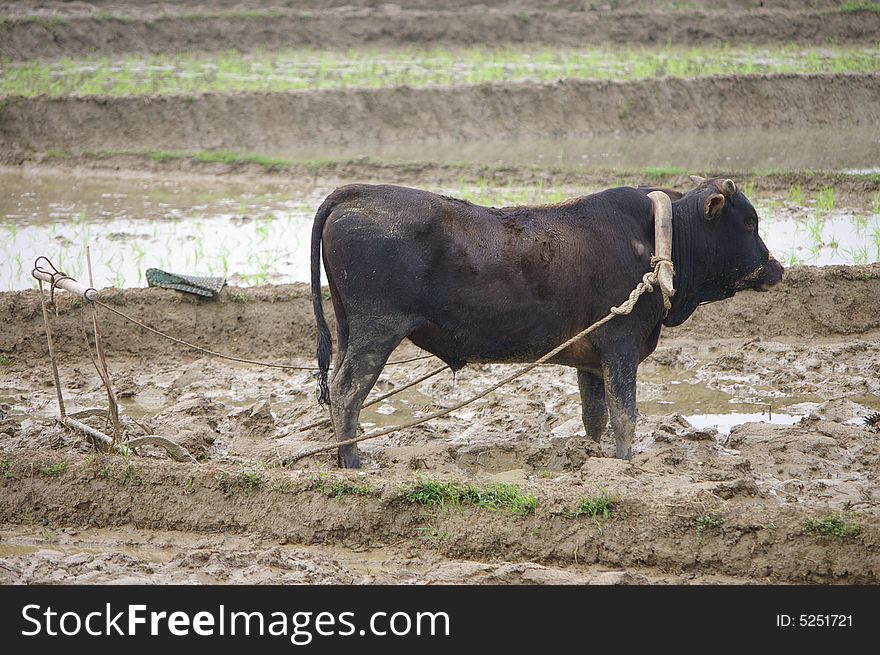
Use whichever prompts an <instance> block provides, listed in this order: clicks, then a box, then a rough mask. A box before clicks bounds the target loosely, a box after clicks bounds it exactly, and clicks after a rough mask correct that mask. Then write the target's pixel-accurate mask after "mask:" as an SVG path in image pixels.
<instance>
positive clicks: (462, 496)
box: [401, 478, 538, 516]
mask: <svg viewBox="0 0 880 655" xmlns="http://www.w3.org/2000/svg"><path fill="white" fill-rule="evenodd" d="M401 495H402V497H403V499H404V500H405V501H407V502H408V503H414V504H417V505H435V506H441V507H444V506H451V507H460V506H462V505H471V506H473V507H476V508H478V509H488V510H490V511H493V512H494V511H506V512H509V513H511V514H515V515H516V516H528V515H529V514H534V513H535V510H536V509H537V508H538V499H537V498H536V497H535V496H533V495H531V494H525V493H523V492H522V490H521V489H520V488H519V487H518V486H517V485H515V484H511V483H507V482H495V483H494V484H492V485H491V486H488V487H478V486H476V485H473V484H470V483H468V484H462V483H460V482H455V481H450V480H432V479H428V478H419V479H418V480H417V481H416V482H415V484H413V485H412V486H410V487H408V488H406V489H404V490H403V493H402V494H401Z"/></svg>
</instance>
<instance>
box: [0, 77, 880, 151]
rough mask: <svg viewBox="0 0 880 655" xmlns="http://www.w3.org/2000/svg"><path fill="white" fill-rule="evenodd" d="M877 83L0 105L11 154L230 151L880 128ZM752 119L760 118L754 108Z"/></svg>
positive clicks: (351, 92) (523, 86) (742, 80)
mask: <svg viewBox="0 0 880 655" xmlns="http://www.w3.org/2000/svg"><path fill="white" fill-rule="evenodd" d="M878 96H880V75H878V74H843V75H833V74H829V75H761V76H746V77H741V76H731V77H712V78H705V79H658V80H643V81H634V82H605V81H602V82H597V81H576V80H567V81H560V82H559V83H556V84H536V83H520V84H488V85H479V86H460V87H451V88H422V89H409V88H391V89H346V90H320V91H298V92H289V93H243V94H231V95H228V94H205V95H199V96H176V95H175V96H158V97H119V98H116V97H84V98H77V97H65V98H47V97H37V98H17V97H13V98H8V99H6V100H5V101H4V103H5V104H4V106H3V108H2V114H0V147H2V148H5V149H9V150H12V151H22V150H24V151H34V150H36V151H45V150H47V149H52V148H61V149H64V150H69V151H71V152H75V153H76V152H83V151H94V150H102V149H106V150H117V151H118V150H157V149H166V150H207V149H231V150H250V151H259V152H266V153H277V152H283V151H285V150H287V151H293V150H295V149H296V148H297V147H301V146H305V145H309V146H318V145H320V146H323V147H326V146H332V145H343V144H349V143H352V142H357V143H359V144H365V145H369V144H371V143H395V142H421V143H432V142H433V143H439V142H449V141H455V140H479V139H488V138H493V137H494V138H497V137H498V135H499V134H503V135H505V136H506V137H508V138H540V137H572V136H585V135H590V134H603V133H609V132H613V131H614V130H627V131H632V132H639V131H649V130H658V129H670V130H672V129H694V130H711V129H713V128H736V127H751V128H754V127H762V128H774V127H788V126H803V127H809V126H816V127H818V126H822V125H828V124H840V125H860V124H873V123H876V122H880V104H878V103H877V102H876V98H877V97H878ZM757 107H760V111H757V110H756V108H757Z"/></svg>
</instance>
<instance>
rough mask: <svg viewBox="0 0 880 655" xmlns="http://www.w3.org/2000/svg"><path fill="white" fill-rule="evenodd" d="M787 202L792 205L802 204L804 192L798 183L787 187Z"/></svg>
mask: <svg viewBox="0 0 880 655" xmlns="http://www.w3.org/2000/svg"><path fill="white" fill-rule="evenodd" d="M788 202H790V203H791V204H792V205H798V206H802V205H803V204H804V192H803V190H802V189H801V185H800V184H795V185H794V186H792V187H789V189H788Z"/></svg>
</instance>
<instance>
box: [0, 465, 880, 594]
mask: <svg viewBox="0 0 880 655" xmlns="http://www.w3.org/2000/svg"><path fill="white" fill-rule="evenodd" d="M35 457H37V458H38V457H39V456H37V455H36V453H29V452H21V453H16V454H14V455H12V456H11V457H7V458H6V459H5V462H6V468H5V475H4V477H3V479H2V480H0V487H2V489H3V493H2V494H0V520H2V521H4V522H10V523H21V522H23V521H41V522H43V523H44V524H46V525H52V526H56V527H61V526H90V527H93V528H106V527H113V526H120V525H126V524H133V525H135V526H137V527H139V528H147V529H153V530H175V531H191V530H195V531H202V532H215V531H219V532H223V533H232V534H241V533H251V534H259V535H261V536H263V537H268V538H273V539H279V540H281V541H282V543H284V542H290V543H300V544H306V545H308V544H338V545H342V546H345V547H347V548H358V547H360V548H364V547H366V548H377V547H382V546H386V545H389V544H398V545H399V544H400V543H401V541H405V542H408V543H409V544H410V545H412V546H416V547H419V548H421V549H424V548H426V547H427V548H429V549H430V548H435V549H437V550H438V551H439V553H440V554H442V555H443V556H445V557H456V558H469V559H474V560H483V561H492V560H493V559H497V558H502V559H506V560H515V561H536V562H542V563H552V564H573V563H581V564H584V563H586V564H602V565H605V566H612V567H638V566H649V567H653V568H655V569H658V570H660V571H664V572H671V573H677V572H682V571H689V572H695V571H697V572H712V573H722V574H725V575H732V576H742V577H751V578H761V579H765V580H772V581H791V582H814V583H815V582H822V583H829V582H840V581H844V582H847V583H863V584H869V583H876V582H877V572H878V565H880V559H878V554H877V551H876V545H877V539H878V536H880V532H878V526H877V525H876V524H875V523H874V522H873V520H872V521H871V522H868V523H864V524H863V534H862V537H861V539H859V540H839V542H838V543H834V544H828V543H827V542H826V541H824V540H819V539H816V538H815V537H814V536H812V535H808V534H804V533H803V530H802V525H803V520H804V518H805V517H806V516H809V513H803V512H797V511H794V510H791V509H789V508H777V509H773V508H761V509H756V508H754V507H750V506H749V504H748V503H743V504H742V505H736V506H734V505H730V506H728V508H727V510H726V517H727V518H726V520H725V529H724V531H723V533H722V534H705V535H703V534H700V535H697V534H696V533H695V529H694V521H695V520H697V519H698V518H699V517H700V516H701V515H702V512H704V511H705V510H704V504H703V503H702V502H700V501H699V500H698V499H696V498H692V499H690V500H687V499H683V498H679V499H678V500H677V501H675V502H667V503H665V504H664V503H663V502H660V501H662V498H654V499H652V500H650V501H642V500H639V499H638V498H635V497H634V498H626V499H625V500H623V501H622V503H621V509H620V511H619V514H618V516H617V517H616V518H615V519H613V520H609V521H607V522H605V523H604V524H603V525H601V526H599V527H601V529H597V525H596V524H594V523H593V522H591V521H590V520H589V519H584V520H573V519H571V518H565V517H564V516H563V515H562V514H561V507H560V503H559V501H563V499H561V498H560V499H556V501H557V502H554V499H553V498H552V496H553V494H554V491H553V490H552V489H551V487H552V485H549V484H548V485H539V486H538V488H537V489H536V491H537V493H538V495H539V497H540V500H541V501H543V503H544V504H545V506H546V507H548V508H551V510H550V511H544V512H538V513H537V514H536V515H534V516H530V517H525V518H518V517H515V516H510V515H507V514H504V513H503V512H482V513H479V515H477V514H478V510H468V509H466V508H465V509H461V510H452V511H436V512H431V511H430V510H428V511H426V509H425V508H422V507H419V506H413V505H409V504H407V503H406V502H405V501H403V500H402V499H401V498H400V486H401V484H405V482H403V481H401V480H394V479H381V478H380V477H379V476H378V475H367V476H361V478H360V480H361V482H366V483H367V484H368V485H371V488H372V489H373V490H374V491H373V492H372V493H371V495H370V496H369V497H366V498H333V497H329V496H327V495H326V494H324V493H321V492H319V491H315V490H314V488H313V487H314V484H315V479H316V473H315V472H302V471H300V472H287V471H267V472H264V473H263V474H262V476H263V477H262V482H261V484H260V486H259V488H243V487H242V486H241V485H239V484H238V483H237V482H236V479H235V475H234V472H233V473H231V474H230V472H229V471H228V470H227V469H223V468H222V467H217V466H213V465H204V466H198V467H193V466H184V465H170V464H168V463H165V462H162V463H154V462H149V461H141V460H139V461H137V462H133V463H130V464H123V463H121V462H119V461H118V460H117V461H115V462H113V461H111V460H104V459H102V458H97V459H95V458H89V457H82V456H78V457H68V458H67V460H66V463H67V467H66V469H65V471H64V472H63V474H61V475H60V476H57V477H53V478H51V479H49V480H47V479H46V478H45V476H43V475H41V474H40V473H39V467H40V466H41V463H40V462H41V461H42V460H40V462H35V461H34V458H35ZM619 465H620V466H626V464H624V463H619ZM635 474H636V475H637V477H639V476H642V475H646V476H647V475H648V474H641V473H638V472H636V473H635ZM648 477H649V476H648ZM206 507H210V508H211V511H210V512H206V511H205V508H206ZM553 509H555V510H556V511H552V510H553ZM426 535H427V536H426ZM432 535H433V537H432ZM425 539H428V542H427V543H426V541H425Z"/></svg>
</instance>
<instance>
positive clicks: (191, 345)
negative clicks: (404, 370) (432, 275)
mask: <svg viewBox="0 0 880 655" xmlns="http://www.w3.org/2000/svg"><path fill="white" fill-rule="evenodd" d="M92 302H93V303H95V304H96V305H100V306H101V307H103V308H104V309H106V310H107V311H109V312H113V313H114V314H116V315H117V316H120V317H122V318H124V319H125V320H126V321H129V322H130V323H134V324H135V325H137V326H138V327H141V328H143V329H145V330H147V331H148V332H152V333H153V334H155V335H158V336H160V337H163V338H164V339H168V340H169V341H173V342H175V343H179V344H181V345H183V346H186V347H187V348H191V349H193V350H198V351H200V352H203V353H205V354H207V355H211V356H212V357H219V358H220V359H228V360H230V361H233V362H242V363H244V364H255V365H257V366H265V367H267V368H283V369H287V370H291V371H317V370H318V367H317V366H292V365H290V364H278V363H275V362H261V361H259V360H256V359H246V358H244V357H233V356H232V355H224V354H223V353H219V352H217V351H216V350H209V349H207V348H202V347H201V346H197V345H195V344H194V343H190V342H189V341H184V340H183V339H178V338H177V337H172V336H171V335H170V334H166V333H165V332H162V331H161V330H157V329H156V328H152V327H150V326H149V325H146V324H144V323H142V322H141V321H139V320H137V319H136V318H133V317H131V316H129V315H128V314H126V313H124V312H121V311H119V310H118V309H116V308H115V307H112V306H111V305H108V304H107V303H103V302H101V301H100V300H97V299H92ZM433 356H434V355H419V356H418V357H410V358H409V359H401V360H397V361H394V362H388V364H387V366H394V365H396V364H407V363H409V362H415V361H418V360H421V359H428V358H430V357H433Z"/></svg>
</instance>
